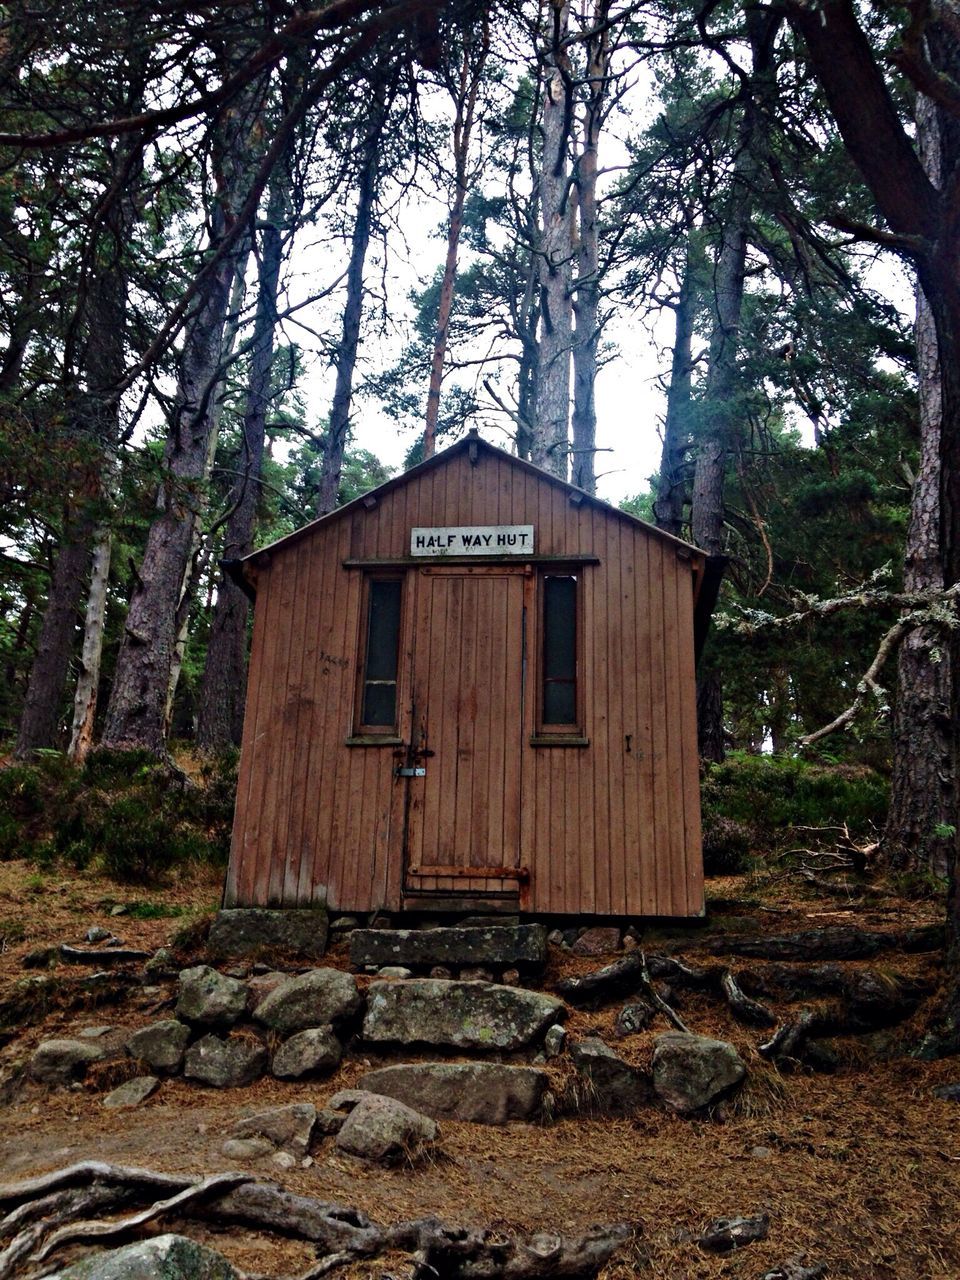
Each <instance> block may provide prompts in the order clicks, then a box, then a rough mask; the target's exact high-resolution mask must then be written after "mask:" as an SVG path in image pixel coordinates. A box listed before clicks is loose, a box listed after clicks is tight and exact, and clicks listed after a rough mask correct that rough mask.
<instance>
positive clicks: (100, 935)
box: [84, 924, 113, 942]
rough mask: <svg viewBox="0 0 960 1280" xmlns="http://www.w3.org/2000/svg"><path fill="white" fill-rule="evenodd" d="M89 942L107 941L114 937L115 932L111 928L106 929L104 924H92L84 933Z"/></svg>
mask: <svg viewBox="0 0 960 1280" xmlns="http://www.w3.org/2000/svg"><path fill="white" fill-rule="evenodd" d="M84 937H85V938H86V940H87V941H88V942H106V940H107V938H112V937H113V934H112V933H111V932H110V930H109V929H105V928H104V927H103V925H102V924H95V925H91V927H90V928H89V929H88V930H87V932H86V933H85V934H84Z"/></svg>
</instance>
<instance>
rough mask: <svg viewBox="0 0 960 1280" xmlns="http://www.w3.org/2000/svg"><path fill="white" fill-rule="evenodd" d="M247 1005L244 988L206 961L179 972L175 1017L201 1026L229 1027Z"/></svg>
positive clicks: (245, 989)
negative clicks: (212, 967) (178, 990)
mask: <svg viewBox="0 0 960 1280" xmlns="http://www.w3.org/2000/svg"><path fill="white" fill-rule="evenodd" d="M246 1008H247V988H246V987H245V986H244V984H243V983H242V982H238V981H237V979H236V978H228V977H227V976H226V975H225V974H222V973H218V972H217V970H216V969H211V968H210V966H209V965H206V964H201V965H197V967H196V968H195V969H184V970H183V971H182V973H181V974H180V996H179V998H178V1000H177V1009H176V1013H177V1017H178V1018H182V1019H183V1020H184V1021H185V1022H192V1023H194V1024H195V1025H196V1026H201V1027H230V1026H233V1024H234V1023H235V1022H236V1021H237V1019H238V1018H241V1017H242V1016H243V1014H244V1013H245V1012H246Z"/></svg>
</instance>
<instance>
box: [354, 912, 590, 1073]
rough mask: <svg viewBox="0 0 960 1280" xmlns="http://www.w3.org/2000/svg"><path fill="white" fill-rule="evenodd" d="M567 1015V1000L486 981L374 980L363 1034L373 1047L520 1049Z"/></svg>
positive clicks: (369, 995)
mask: <svg viewBox="0 0 960 1280" xmlns="http://www.w3.org/2000/svg"><path fill="white" fill-rule="evenodd" d="M470 932H473V933H480V932H482V930H470ZM565 1013H566V1010H565V1009H564V1005H563V1002H562V1001H561V1000H557V999H555V998H554V997H553V996H547V995H543V994H541V993H540V992H535V991H524V990H521V989H520V988H517V987H502V986H497V985H495V984H492V983H486V982H444V981H441V980H438V979H435V978H412V979H411V980H410V981H409V982H372V983H371V984H370V988H369V990H368V992H367V1013H366V1017H365V1018H364V1020H363V1035H364V1038H365V1039H366V1040H369V1041H371V1042H372V1043H374V1044H382V1043H391V1042H394V1043H399V1044H432V1045H451V1046H453V1047H454V1048H457V1049H485V1050H495V1049H519V1048H522V1047H523V1046H524V1045H528V1044H531V1043H533V1042H534V1041H535V1040H537V1039H538V1038H539V1037H540V1036H541V1035H542V1033H543V1031H544V1030H545V1029H546V1028H547V1027H548V1026H550V1025H551V1024H552V1023H554V1022H557V1021H559V1020H561V1019H562V1018H563V1017H564V1016H565Z"/></svg>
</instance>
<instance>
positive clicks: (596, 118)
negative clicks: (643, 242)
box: [570, 0, 610, 493]
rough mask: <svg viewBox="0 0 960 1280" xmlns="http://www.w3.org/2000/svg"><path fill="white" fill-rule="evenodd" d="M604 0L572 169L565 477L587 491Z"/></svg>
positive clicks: (596, 19)
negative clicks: (573, 242)
mask: <svg viewBox="0 0 960 1280" xmlns="http://www.w3.org/2000/svg"><path fill="white" fill-rule="evenodd" d="M609 7H610V6H609V2H608V0H594V9H593V28H594V32H595V34H593V35H591V36H590V37H589V39H588V40H587V68H586V72H587V74H586V79H587V100H586V104H585V106H584V112H583V122H582V142H581V145H580V152H579V155H578V156H577V163H576V168H575V171H574V187H575V190H576V201H577V218H578V222H579V235H578V237H577V254H576V261H577V279H576V287H575V289H574V293H573V319H574V334H573V458H572V466H571V475H570V479H571V480H572V482H573V483H574V484H575V485H578V486H579V487H580V488H581V489H585V490H586V491H587V493H596V491H597V465H596V463H597V402H596V396H595V386H596V381H597V348H598V347H599V345H600V244H599V225H598V215H597V167H598V154H599V143H600V128H601V124H602V121H603V110H604V103H605V100H606V97H607V83H608V76H609V73H610V31H609V28H608V26H607V16H608V11H609Z"/></svg>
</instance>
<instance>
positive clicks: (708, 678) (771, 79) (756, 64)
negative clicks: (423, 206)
mask: <svg viewBox="0 0 960 1280" xmlns="http://www.w3.org/2000/svg"><path fill="white" fill-rule="evenodd" d="M782 21H783V19H782V18H781V17H780V16H779V15H778V14H774V13H762V12H760V11H755V12H750V13H749V14H748V16H747V27H748V31H749V34H750V46H751V51H752V60H753V62H752V70H751V79H750V85H749V87H748V91H747V96H746V98H745V100H744V105H743V118H742V121H741V124H740V131H739V134H738V137H737V157H736V161H735V163H734V169H733V179H732V184H731V191H730V203H729V206H728V208H727V213H726V217H725V220H724V226H723V232H722V235H721V239H720V249H719V253H718V255H717V264H716V270H715V274H714V279H715V294H714V298H713V307H714V315H713V325H712V328H711V333H710V349H709V365H708V371H707V380H706V387H705V390H704V396H703V406H702V414H703V416H702V421H701V423H700V427H699V431H700V437H701V443H700V448H699V451H698V453H697V461H696V467H695V470H694V477H693V499H692V503H691V511H690V526H691V532H692V534H693V541H694V542H695V543H696V544H697V546H698V547H700V548H701V549H702V550H703V551H706V553H707V554H708V555H711V556H719V555H721V554H722V552H723V522H724V497H723V495H724V481H725V477H726V470H727V459H728V456H729V452H730V449H731V447H732V444H733V441H734V438H735V435H736V429H737V425H738V422H739V416H740V409H739V396H738V391H739V387H738V373H737V349H738V346H739V342H740V313H741V311H742V309H743V289H744V281H745V278H746V257H747V237H748V234H749V230H750V220H751V217H752V214H753V205H754V200H755V198H756V191H755V188H756V181H757V176H758V174H759V171H760V164H759V160H758V152H759V147H760V142H761V139H760V129H761V124H760V109H761V106H760V104H761V101H762V100H763V99H764V98H766V97H769V96H771V95H772V94H773V93H775V90H776V77H775V68H774V65H773V57H772V53H773V44H774V37H775V35H776V32H777V29H778V28H779V26H780V24H781V22H782ZM697 710H698V716H699V719H698V725H699V729H698V734H699V739H700V743H701V746H702V747H704V748H705V749H706V751H708V752H709V754H705V756H704V758H705V759H708V760H722V759H723V692H722V687H721V676H720V672H719V670H718V669H717V668H716V667H714V666H712V665H711V663H710V661H709V658H708V659H707V661H706V662H705V663H701V671H700V680H699V688H698V694H697ZM705 717H709V718H708V719H705Z"/></svg>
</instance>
